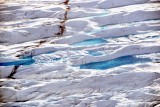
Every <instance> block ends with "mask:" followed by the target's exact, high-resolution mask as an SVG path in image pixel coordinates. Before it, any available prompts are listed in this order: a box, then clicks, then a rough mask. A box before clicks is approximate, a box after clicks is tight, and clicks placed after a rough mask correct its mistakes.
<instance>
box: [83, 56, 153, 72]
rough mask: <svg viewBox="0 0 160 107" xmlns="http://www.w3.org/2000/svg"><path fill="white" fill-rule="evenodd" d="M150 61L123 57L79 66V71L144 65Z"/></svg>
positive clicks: (134, 57)
mask: <svg viewBox="0 0 160 107" xmlns="http://www.w3.org/2000/svg"><path fill="white" fill-rule="evenodd" d="M151 61H152V60H151V59H149V58H140V57H136V56H123V57H119V58H116V59H113V60H109V61H103V62H93V63H89V64H83V65H80V68H81V69H97V70H105V69H109V68H113V67H117V66H122V65H127V64H136V63H145V62H151Z"/></svg>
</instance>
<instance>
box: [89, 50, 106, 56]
mask: <svg viewBox="0 0 160 107" xmlns="http://www.w3.org/2000/svg"><path fill="white" fill-rule="evenodd" d="M88 54H90V55H92V56H100V55H103V53H102V52H100V51H88Z"/></svg>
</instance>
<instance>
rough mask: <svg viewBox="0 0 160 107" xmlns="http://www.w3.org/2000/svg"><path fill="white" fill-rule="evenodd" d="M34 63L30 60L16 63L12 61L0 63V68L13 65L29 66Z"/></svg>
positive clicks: (21, 60)
mask: <svg viewBox="0 0 160 107" xmlns="http://www.w3.org/2000/svg"><path fill="white" fill-rule="evenodd" d="M34 62H35V61H34V60H33V59H31V58H29V59H20V60H18V61H12V62H0V66H13V65H16V66H18V65H31V64H33V63H34Z"/></svg>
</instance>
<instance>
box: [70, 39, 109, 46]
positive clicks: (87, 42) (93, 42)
mask: <svg viewBox="0 0 160 107" xmlns="http://www.w3.org/2000/svg"><path fill="white" fill-rule="evenodd" d="M104 43H106V40H105V39H102V38H97V39H88V40H84V41H82V42H78V43H75V44H72V46H76V47H81V46H91V45H98V44H104Z"/></svg>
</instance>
